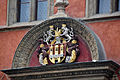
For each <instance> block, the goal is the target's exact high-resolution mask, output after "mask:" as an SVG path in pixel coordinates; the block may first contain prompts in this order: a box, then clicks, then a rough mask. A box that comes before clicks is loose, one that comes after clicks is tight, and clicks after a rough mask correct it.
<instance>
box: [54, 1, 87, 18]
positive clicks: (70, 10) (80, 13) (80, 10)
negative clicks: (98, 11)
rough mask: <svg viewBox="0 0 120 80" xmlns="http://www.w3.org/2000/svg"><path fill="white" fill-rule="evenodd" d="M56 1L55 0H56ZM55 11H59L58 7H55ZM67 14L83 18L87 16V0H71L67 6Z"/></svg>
mask: <svg viewBox="0 0 120 80" xmlns="http://www.w3.org/2000/svg"><path fill="white" fill-rule="evenodd" d="M54 1H55V0H54ZM54 9H55V10H54V13H56V12H57V8H54ZM66 14H68V16H70V17H75V18H82V17H84V16H85V0H69V6H68V7H67V10H66Z"/></svg>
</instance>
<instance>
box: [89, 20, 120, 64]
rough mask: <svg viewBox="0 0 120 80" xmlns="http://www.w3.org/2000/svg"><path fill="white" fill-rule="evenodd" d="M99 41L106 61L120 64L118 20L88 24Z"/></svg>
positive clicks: (119, 28) (119, 21) (119, 23)
mask: <svg viewBox="0 0 120 80" xmlns="http://www.w3.org/2000/svg"><path fill="white" fill-rule="evenodd" d="M89 25H90V26H91V28H92V29H93V31H95V33H96V34H97V35H98V36H99V38H100V39H101V41H102V43H103V46H104V48H105V51H106V55H107V59H108V60H114V61H116V62H118V63H119V64H120V20H112V21H105V22H96V23H90V24H89Z"/></svg>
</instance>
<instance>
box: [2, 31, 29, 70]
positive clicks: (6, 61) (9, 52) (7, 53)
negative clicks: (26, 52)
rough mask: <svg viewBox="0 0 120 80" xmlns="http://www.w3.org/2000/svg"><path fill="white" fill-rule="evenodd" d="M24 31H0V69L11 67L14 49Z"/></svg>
mask: <svg viewBox="0 0 120 80" xmlns="http://www.w3.org/2000/svg"><path fill="white" fill-rule="evenodd" d="M26 32H27V30H18V31H10V32H0V70H1V69H8V68H11V66H12V60H13V57H14V53H15V50H16V48H17V46H18V44H19V43H20V41H21V39H22V38H23V36H24V35H25V33H26Z"/></svg>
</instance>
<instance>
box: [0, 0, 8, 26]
mask: <svg viewBox="0 0 120 80" xmlns="http://www.w3.org/2000/svg"><path fill="white" fill-rule="evenodd" d="M6 21H7V0H0V26H1V25H2V26H3V25H6Z"/></svg>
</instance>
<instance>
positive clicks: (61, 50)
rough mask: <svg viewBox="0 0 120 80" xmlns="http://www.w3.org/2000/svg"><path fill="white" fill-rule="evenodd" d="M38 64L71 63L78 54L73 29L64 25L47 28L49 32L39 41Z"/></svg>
mask: <svg viewBox="0 0 120 80" xmlns="http://www.w3.org/2000/svg"><path fill="white" fill-rule="evenodd" d="M38 53H39V62H40V64H42V65H47V64H49V62H51V63H52V64H57V63H62V62H66V63H72V62H74V61H75V60H76V57H77V55H78V54H79V45H78V40H77V38H76V37H75V36H74V33H73V29H72V28H68V27H67V25H66V24H61V25H60V27H54V26H53V25H51V26H49V30H48V31H47V32H45V33H44V36H43V39H40V49H39V50H38Z"/></svg>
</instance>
